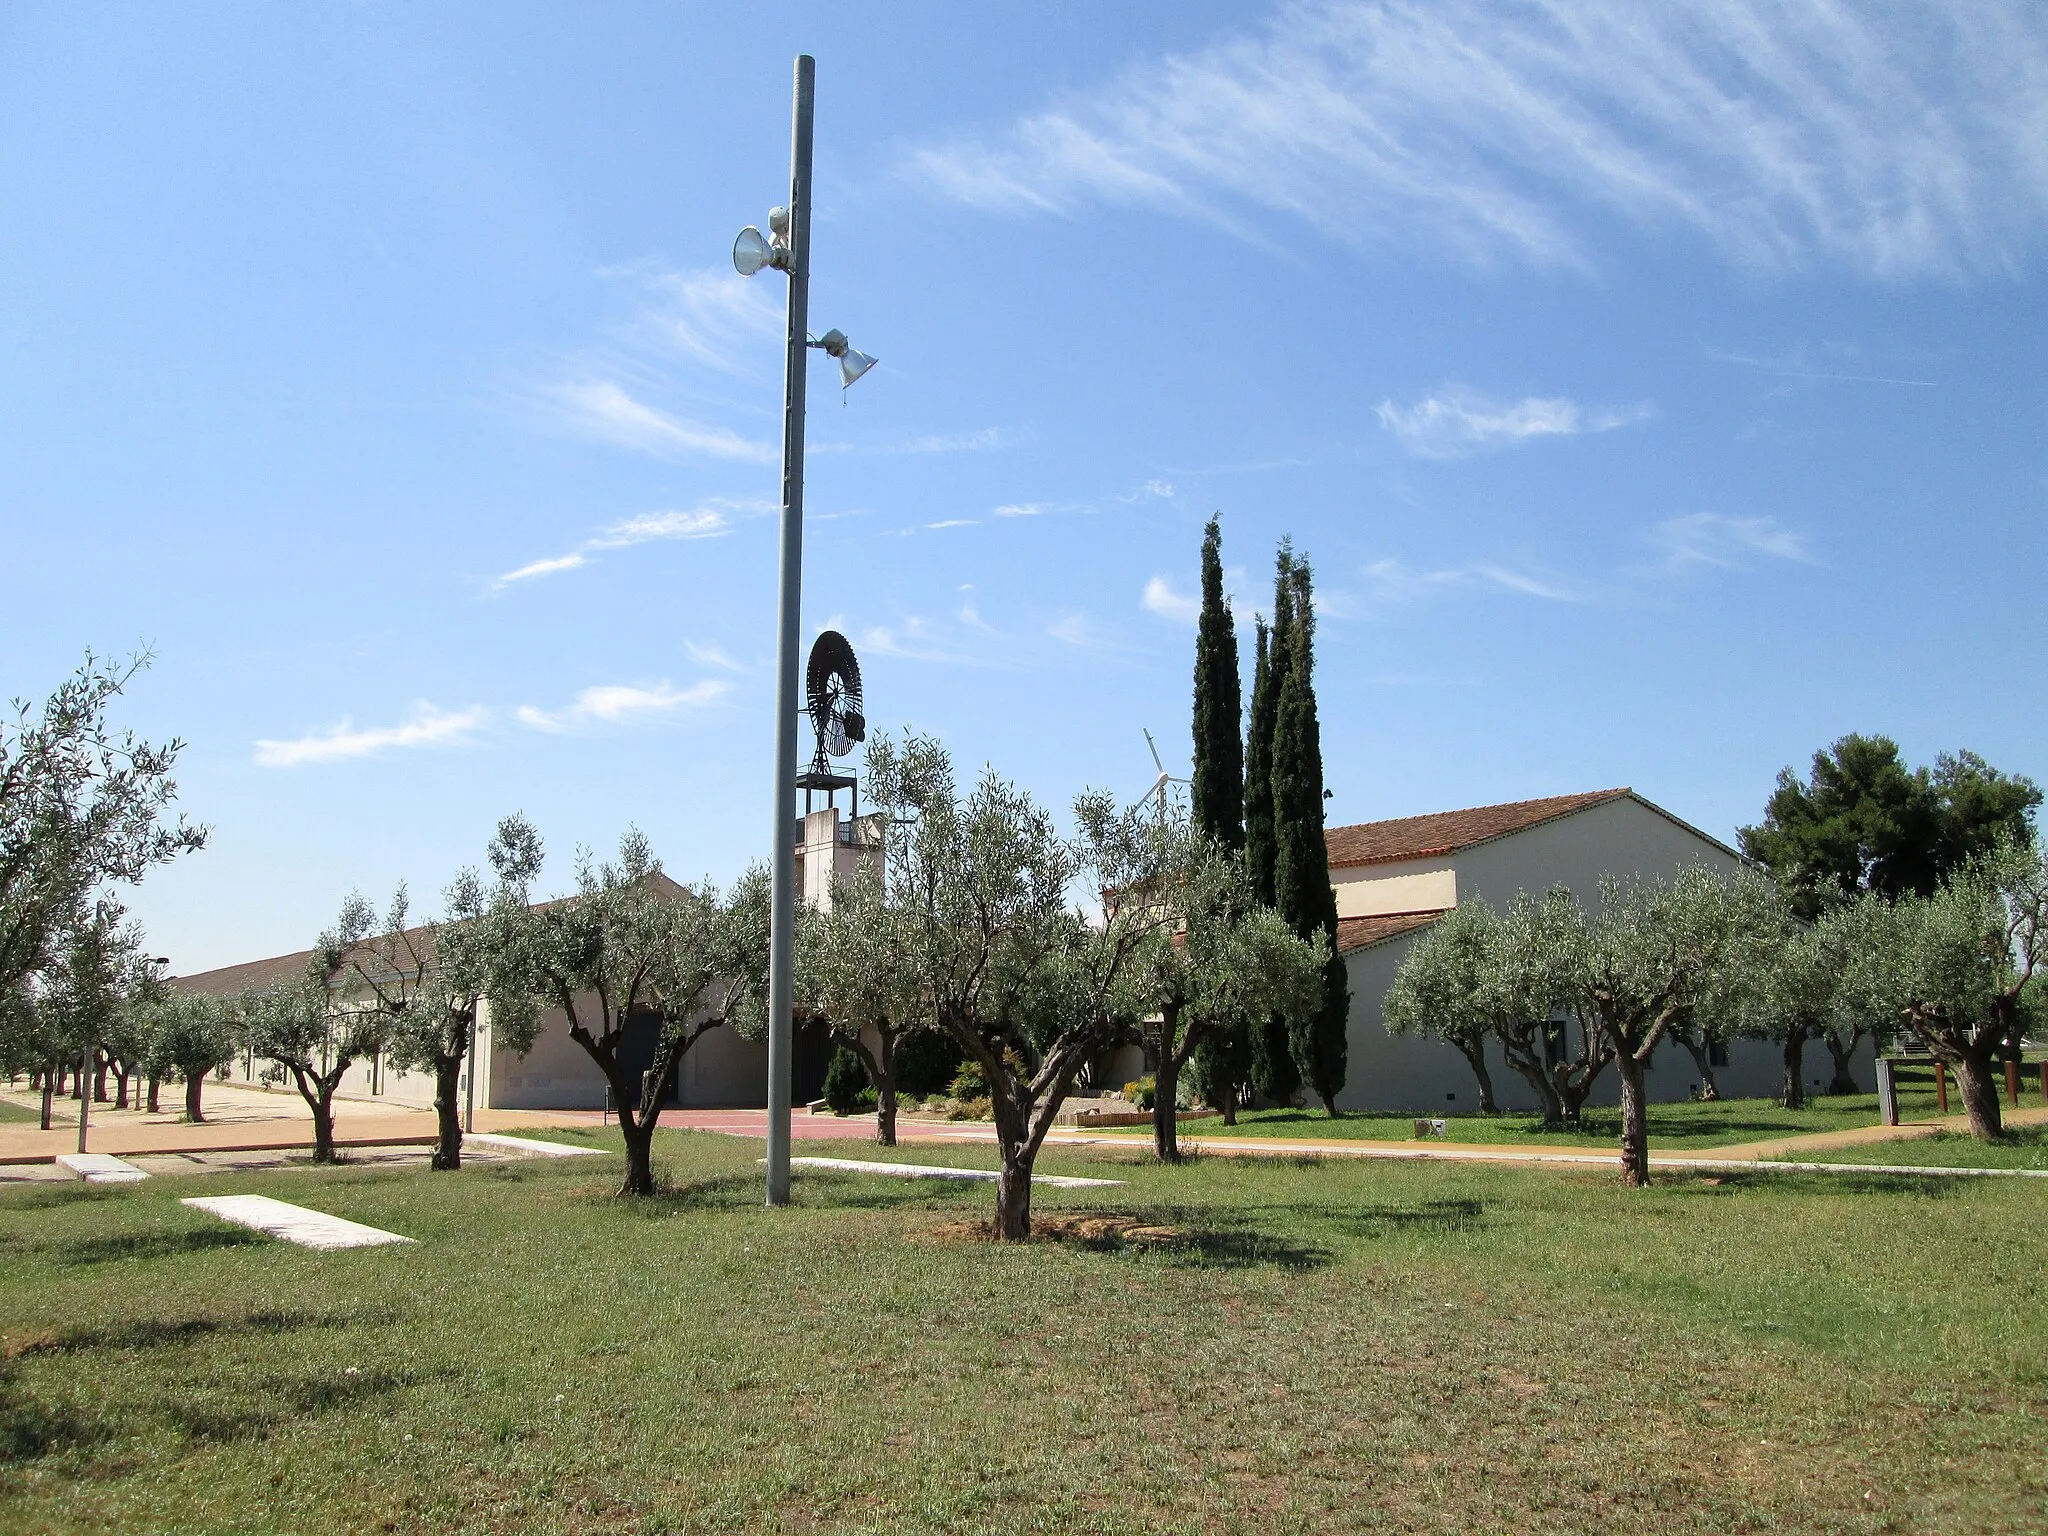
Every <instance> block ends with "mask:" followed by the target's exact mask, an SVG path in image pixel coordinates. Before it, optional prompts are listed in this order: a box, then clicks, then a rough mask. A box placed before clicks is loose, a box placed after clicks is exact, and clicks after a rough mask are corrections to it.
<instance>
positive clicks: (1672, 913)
mask: <svg viewBox="0 0 2048 1536" xmlns="http://www.w3.org/2000/svg"><path fill="white" fill-rule="evenodd" d="M1600 897H1601V902H1600V905H1601V910H1600V914H1599V916H1598V917H1596V918H1591V919H1584V918H1583V916H1582V920H1581V921H1580V922H1579V923H1578V924H1576V925H1573V926H1574V927H1575V928H1576V932H1575V933H1574V932H1570V931H1569V930H1567V935H1568V936H1567V941H1566V942H1567V947H1566V948H1565V950H1564V951H1563V953H1562V955H1561V956H1560V957H1559V958H1560V959H1561V960H1562V961H1563V967H1562V976H1563V979H1564V984H1565V986H1566V988H1567V990H1568V991H1569V992H1570V993H1571V994H1572V995H1573V996H1574V998H1575V999H1576V1001H1577V1004H1578V1006H1579V1008H1580V1010H1581V1014H1582V1016H1583V1017H1587V1018H1590V1019H1593V1020H1595V1021H1597V1022H1598V1024H1599V1027H1600V1028H1601V1030H1602V1031H1604V1033H1605V1034H1606V1037H1607V1041H1608V1044H1609V1045H1610V1046H1611V1047H1612V1048H1613V1050H1614V1058H1615V1068H1616V1070H1617V1071H1618V1072H1619V1073H1620V1075H1621V1173H1622V1179H1623V1181H1624V1182H1625V1183H1628V1184H1631V1185H1642V1184H1646V1183H1648V1182H1649V1177H1650V1142H1649V1121H1648V1117H1647V1110H1648V1103H1647V1099H1646V1098H1645V1095H1644V1084H1643V1075H1644V1072H1645V1071H1646V1070H1647V1069H1648V1067H1649V1063H1650V1056H1651V1053H1652V1052H1654V1051H1655V1050H1656V1048H1657V1046H1658V1044H1659V1043H1660V1042H1661V1041H1662V1040H1663V1039H1664V1037H1665V1035H1666V1034H1668V1033H1669V1032H1670V1031H1671V1029H1672V1027H1673V1026H1674V1025H1676V1024H1679V1023H1680V1022H1682V1021H1683V1020H1685V1019H1687V1018H1688V1017H1689V1016H1691V1015H1692V1014H1694V1013H1695V1012H1697V1011H1699V1010H1701V1009H1702V1008H1704V1007H1706V1006H1708V1005H1709V1004H1710V1003H1711V1002H1712V1000H1713V998H1714V997H1715V995H1716V992H1717V989H1719V988H1721V987H1723V986H1724V985H1726V978H1727V977H1729V976H1730V975H1735V974H1739V973H1740V972H1741V971H1742V969H1743V968H1745V967H1749V966H1754V965H1755V964H1756V963H1757V961H1758V959H1759V957H1760V956H1761V955H1762V954H1763V952H1764V950H1765V947H1766V946H1767V944H1768V942H1769V937H1770V934H1771V933H1772V931H1773V928H1774V925H1775V923H1776V921H1777V917H1778V913H1779V907H1778V905H1777V902H1776V900H1775V893H1774V891H1773V890H1772V888H1771V886H1770V884H1769V882H1768V881H1766V880H1764V879H1763V878H1761V877H1759V876H1756V875H1752V874H1749V873H1746V872H1744V873H1738V874H1736V875H1733V876H1729V877H1724V876H1720V875H1716V874H1714V873H1713V872H1711V871H1710V870H1708V869H1707V868H1706V867H1705V866H1704V865H1699V864H1694V865H1689V866H1687V867H1686V868H1685V869H1682V870H1681V871H1679V873H1678V875H1677V876H1676V877H1675V878H1673V879H1672V880H1669V881H1664V880H1616V879H1611V878H1610V879H1604V880H1602V881H1601V883H1600Z"/></svg>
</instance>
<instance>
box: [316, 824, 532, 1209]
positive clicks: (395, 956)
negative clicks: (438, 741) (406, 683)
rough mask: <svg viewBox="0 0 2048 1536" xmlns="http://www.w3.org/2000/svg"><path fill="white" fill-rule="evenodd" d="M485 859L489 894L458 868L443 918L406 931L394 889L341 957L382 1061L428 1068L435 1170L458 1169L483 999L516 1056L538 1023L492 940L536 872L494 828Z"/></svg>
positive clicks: (403, 901) (496, 1031) (516, 915)
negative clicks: (372, 1025)
mask: <svg viewBox="0 0 2048 1536" xmlns="http://www.w3.org/2000/svg"><path fill="white" fill-rule="evenodd" d="M490 856H491V862H492V864H493V866H494V867H495V868H496V869H497V870H498V881H497V886H496V889H495V890H491V889H488V888H487V887H486V886H485V884H484V881H483V878H482V876H481V875H479V874H478V873H477V871H476V870H474V869H465V870H463V871H462V872H461V873H460V874H458V875H457V876H456V877H455V880H454V883H453V884H451V885H450V886H449V887H448V889H447V891H446V893H445V894H444V897H443V901H444V903H445V908H446V915H445V916H444V917H443V918H441V919H440V920H439V921H436V922H428V923H423V924H421V925H419V926H417V927H414V926H411V924H410V917H411V910H410V900H409V898H408V895H407V892H406V889H405V887H404V886H403V885H401V886H400V887H399V888H398V890H397V892H396V894H394V895H393V897H392V899H391V905H390V908H389V910H388V912H387V913H386V915H385V917H384V920H383V923H382V925H381V927H380V928H379V929H378V931H376V932H374V933H373V934H372V935H371V936H369V937H366V938H365V939H364V940H363V941H362V942H361V943H360V944H358V945H357V946H356V947H355V949H353V950H352V951H350V953H349V957H348V980H349V982H350V983H352V984H353V986H354V987H355V988H356V989H357V990H358V995H360V996H363V997H366V998H368V999H370V1000H372V1001H373V1002H374V1005H375V1007H376V1009H377V1011H378V1012H379V1013H381V1014H382V1015H383V1016H384V1021H385V1027H384V1049H385V1050H386V1052H387V1053H388V1054H389V1057H390V1060H391V1064H392V1065H393V1066H395V1067H397V1068H398V1069H399V1070H401V1071H405V1072H428V1073H432V1074H433V1078H434V1116H435V1141H434V1153H433V1158H432V1163H433V1166H434V1167H435V1168H437V1169H443V1170H452V1169H457V1168H460V1167H461V1166H462V1105H461V1102H460V1094H461V1089H462V1069H463V1063H464V1062H465V1061H466V1060H468V1058H469V1055H470V1052H471V1051H472V1050H474V1049H475V1045H476V1029H477V1018H478V1014H479V1013H480V1012H481V1011H482V1008H483V1005H484V1003H485V1002H486V1001H487V1000H488V1001H489V1002H490V1005H491V1015H490V1016H491V1028H492V1032H493V1041H492V1043H493V1045H495V1046H497V1047H500V1048H503V1049H507V1050H511V1051H515V1052H517V1053H519V1054H521V1055H524V1054H525V1053H526V1052H527V1051H529V1050H530V1049H532V1047H533V1041H534V1036H535V1034H536V1032H537V1031H538V1029H539V1024H540V1012H539V1010H538V1009H537V1008H536V1007H534V1005H533V995H532V992H531V990H530V989H529V988H526V987H523V986H521V985H519V980H520V978H518V977H516V976H513V975H509V974H506V973H505V971H504V968H503V962H504V959H505V958H506V957H508V956H510V955H512V954H513V953H515V951H514V949H513V948H512V947H511V946H508V945H506V944H504V943H502V942H500V941H499V940H498V938H497V934H498V931H499V930H501V929H504V928H506V927H508V926H510V925H514V924H516V923H517V922H518V921H519V919H520V916H521V915H522V913H523V911H524V908H525V904H526V892H527V888H528V886H529V885H530V884H531V881H532V879H533V875H534V873H535V870H534V869H532V868H530V867H529V859H530V858H531V857H532V850H530V849H529V848H528V847H527V846H526V845H525V844H523V843H522V842H520V841H519V840H518V839H516V838H515V839H513V840H511V841H508V840H507V839H506V838H505V837H504V836H503V835H502V833H501V835H500V836H499V837H497V838H494V839H493V840H492V843H491V849H490ZM471 1070H472V1071H473V1070H475V1068H474V1064H473V1063H472V1064H471Z"/></svg>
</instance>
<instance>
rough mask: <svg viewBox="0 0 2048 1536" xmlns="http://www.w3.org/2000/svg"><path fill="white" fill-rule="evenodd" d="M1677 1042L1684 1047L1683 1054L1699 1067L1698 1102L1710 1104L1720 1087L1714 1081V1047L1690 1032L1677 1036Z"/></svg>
mask: <svg viewBox="0 0 2048 1536" xmlns="http://www.w3.org/2000/svg"><path fill="white" fill-rule="evenodd" d="M1678 1043H1679V1044H1680V1045H1682V1046H1684V1047H1685V1054H1686V1055H1688V1056H1690V1057H1691V1058H1692V1064H1693V1065H1694V1066H1695V1067H1697V1068H1698V1069H1699V1074H1700V1102H1701V1103H1703V1104H1712V1103H1715V1102H1716V1101H1718V1100H1719V1099H1720V1097H1721V1087H1720V1085H1719V1084H1718V1083H1716V1082H1715V1081H1714V1047H1713V1045H1712V1044H1711V1043H1710V1042H1709V1041H1707V1040H1705V1039H1703V1038H1699V1037H1696V1036H1694V1035H1692V1034H1690V1033H1687V1034H1682V1035H1680V1036H1679V1037H1678Z"/></svg>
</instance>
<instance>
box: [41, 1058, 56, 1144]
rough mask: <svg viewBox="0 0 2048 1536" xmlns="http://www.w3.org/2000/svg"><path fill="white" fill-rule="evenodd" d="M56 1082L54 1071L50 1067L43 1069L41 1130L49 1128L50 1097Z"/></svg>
mask: <svg viewBox="0 0 2048 1536" xmlns="http://www.w3.org/2000/svg"><path fill="white" fill-rule="evenodd" d="M56 1082H57V1074H56V1071H55V1070H54V1069H52V1068H50V1067H45V1068H43V1129H44V1130H46V1131H47V1130H48V1129H49V1128H50V1096H51V1094H52V1092H53V1091H54V1089H55V1086H56Z"/></svg>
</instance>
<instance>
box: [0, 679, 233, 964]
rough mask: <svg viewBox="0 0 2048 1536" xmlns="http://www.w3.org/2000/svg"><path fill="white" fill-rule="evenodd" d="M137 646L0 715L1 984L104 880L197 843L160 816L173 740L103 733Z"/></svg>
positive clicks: (41, 951) (38, 957) (127, 876)
mask: <svg viewBox="0 0 2048 1536" xmlns="http://www.w3.org/2000/svg"><path fill="white" fill-rule="evenodd" d="M148 664H149V657H148V655H147V654H143V655H140V656H136V657H134V658H132V659H131V660H129V661H127V662H125V663H110V662H107V661H103V660H102V659H100V658H99V657H96V656H93V655H91V654H88V655H87V656H86V658H85V661H84V664H83V665H81V666H80V667H79V669H78V670H77V671H76V672H75V673H73V674H72V675H71V676H70V677H69V678H67V679H66V680H65V681H64V682H63V683H62V684H60V685H59V686H58V688H57V690H56V692H54V693H52V694H51V695H50V696H49V698H48V699H46V700H45V701H44V702H43V703H42V704H41V706H40V707H38V706H34V705H31V704H29V703H28V702H27V701H26V700H23V699H16V700H14V702H13V704H12V706H11V707H10V709H9V710H7V711H6V712H4V713H0V986H12V985H14V984H16V983H18V982H20V981H22V980H23V979H24V978H26V977H27V976H29V975H30V974H32V973H33V972H35V971H37V970H39V969H41V968H42V967H43V966H44V965H45V964H47V963H48V962H49V961H50V959H51V957H50V954H49V944H50V941H51V938H52V936H53V935H54V934H56V933H57V932H58V930H60V929H61V928H63V927H64V926H65V925H66V924H68V923H72V922H73V920H74V918H75V916H76V914H78V913H80V912H82V911H88V910H90V908H91V906H92V898H93V895H94V893H95V891H96V890H97V889H98V888H100V887H101V886H103V885H104V884H106V883H109V882H116V883H133V882H134V881H137V880H140V879H141V878H142V877H143V875H144V874H146V873H147V872H148V871H149V870H150V868H151V867H152V866H154V865H157V864H161V863H164V862H166V861H167V860H170V859H174V858H176V857H178V856H179V855H180V854H183V853H189V852H192V851H194V850H196V849H199V848H202V847H204V846H205V844H206V828H204V827H199V826H194V825H191V824H190V823H188V822H186V821H185V820H184V819H183V818H179V819H178V820H176V821H171V820H168V819H167V817H168V811H169V807H170V805H171V802H172V801H173V800H174V799H175V798H176V797H177V788H178V787H177V784H176V782H175V781H174V780H173V779H172V778H171V768H172V765H173V764H174V763H175V762H176V761H177V757H178V753H179V752H180V751H181V750H182V748H183V743H181V742H179V741H176V740H172V741H169V742H166V743H164V744H163V745H161V746H153V745H151V744H150V743H148V742H145V741H141V740H138V739H137V738H136V737H135V736H134V735H133V734H132V733H129V732H119V731H116V730H115V729H114V726H113V724H112V722H111V719H110V716H111V712H112V709H113V705H114V701H115V700H116V699H117V698H118V697H119V696H120V694H121V692H122V690H123V689H124V688H125V687H126V686H127V684H128V682H129V680H130V679H132V678H133V677H134V676H135V674H136V673H137V672H138V671H140V670H141V669H142V668H144V667H146V666H147V665H148Z"/></svg>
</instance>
